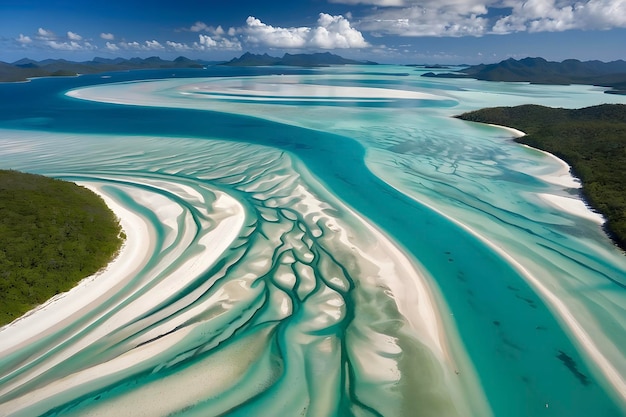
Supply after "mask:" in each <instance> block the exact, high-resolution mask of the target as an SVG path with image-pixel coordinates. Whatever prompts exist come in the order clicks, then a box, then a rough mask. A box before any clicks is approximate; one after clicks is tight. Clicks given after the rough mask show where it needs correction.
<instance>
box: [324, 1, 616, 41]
mask: <svg viewBox="0 0 626 417" xmlns="http://www.w3.org/2000/svg"><path fill="white" fill-rule="evenodd" d="M330 1H331V2H332V3H342V4H350V5H357V4H361V5H372V6H376V7H373V8H368V9H367V10H366V11H365V12H364V13H363V15H362V16H360V18H359V19H358V21H357V22H356V23H355V26H356V28H358V29H359V30H362V31H367V32H371V33H372V34H373V35H374V36H386V35H395V36H413V37H417V36H437V37H444V36H450V37H460V36H482V35H486V34H508V33H514V32H531V33H534V32H560V31H565V30H572V29H580V30H608V29H613V28H625V27H626V0H580V1H573V0H523V1H518V0H330Z"/></svg>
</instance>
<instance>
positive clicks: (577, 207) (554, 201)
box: [487, 123, 606, 225]
mask: <svg viewBox="0 0 626 417" xmlns="http://www.w3.org/2000/svg"><path fill="white" fill-rule="evenodd" d="M487 124H488V125H489V126H493V127H496V128H499V129H504V130H506V131H507V132H509V133H511V134H513V136H514V137H516V138H519V137H522V136H526V133H525V132H522V131H521V130H518V129H515V128H512V127H508V126H501V125H496V124H492V123H487ZM521 145H522V146H524V147H526V148H529V149H533V150H535V151H538V152H541V153H542V154H544V155H545V156H546V157H548V158H550V159H552V160H554V161H555V162H557V163H558V164H559V165H560V169H559V170H557V171H555V172H552V173H549V174H542V175H538V178H540V179H542V180H544V181H546V182H549V183H551V184H555V185H559V186H562V187H564V188H580V187H581V182H580V180H579V179H578V178H576V177H574V176H573V175H572V168H571V166H569V164H568V163H567V162H565V161H563V160H562V159H561V158H559V157H557V156H555V155H553V154H551V153H550V152H546V151H544V150H542V149H537V148H534V147H532V146H528V145H525V144H521ZM537 196H538V197H539V198H540V199H542V200H543V201H545V202H547V203H548V204H550V205H551V206H553V207H556V208H558V209H560V210H563V211H565V212H567V213H570V214H573V215H575V216H578V217H582V218H584V219H587V220H591V221H593V222H594V223H597V224H600V225H601V224H604V222H605V221H606V219H605V218H604V216H602V215H601V214H600V213H597V212H596V211H594V210H593V209H591V208H590V207H589V206H588V205H587V203H586V201H585V200H583V199H582V198H580V197H565V196H560V195H556V194H548V193H540V194H537Z"/></svg>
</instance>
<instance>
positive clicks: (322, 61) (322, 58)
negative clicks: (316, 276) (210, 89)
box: [222, 52, 376, 67]
mask: <svg viewBox="0 0 626 417" xmlns="http://www.w3.org/2000/svg"><path fill="white" fill-rule="evenodd" d="M375 64H376V63H375V62H370V61H355V60H352V59H346V58H343V57H340V56H339V55H334V54H331V53H330V52H324V53H316V54H295V55H292V54H285V55H283V57H282V58H278V57H273V56H269V55H268V54H263V55H255V54H251V53H249V52H246V53H245V54H243V55H242V56H240V57H239V58H234V59H232V60H230V61H228V62H226V63H224V64H222V65H228V66H233V67H258V66H276V65H284V66H290V67H326V66H329V65H375Z"/></svg>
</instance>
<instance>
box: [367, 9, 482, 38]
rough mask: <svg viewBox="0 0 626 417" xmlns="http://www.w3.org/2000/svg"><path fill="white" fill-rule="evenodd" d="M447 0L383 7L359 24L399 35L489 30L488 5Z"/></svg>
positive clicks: (381, 31) (456, 34) (468, 32)
mask: <svg viewBox="0 0 626 417" xmlns="http://www.w3.org/2000/svg"><path fill="white" fill-rule="evenodd" d="M445 3H446V2H445V1H444V2H441V3H439V4H437V5H434V4H433V5H432V6H433V7H431V6H430V5H424V6H417V5H416V6H411V7H406V8H391V9H383V10H379V11H376V12H375V13H374V14H373V15H371V16H369V17H368V18H366V19H363V20H362V21H361V22H360V25H359V26H358V27H359V28H360V29H363V30H368V31H372V32H375V33H380V34H384V35H397V36H480V35H483V34H484V33H485V32H486V31H487V30H488V28H489V21H488V19H486V18H485V17H483V15H484V14H486V13H487V8H486V7H485V6H484V5H481V4H477V3H475V2H465V3H464V4H462V5H459V4H455V5H451V4H445ZM448 3H449V2H448ZM427 6H428V7H427Z"/></svg>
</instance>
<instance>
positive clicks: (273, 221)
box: [0, 66, 626, 416]
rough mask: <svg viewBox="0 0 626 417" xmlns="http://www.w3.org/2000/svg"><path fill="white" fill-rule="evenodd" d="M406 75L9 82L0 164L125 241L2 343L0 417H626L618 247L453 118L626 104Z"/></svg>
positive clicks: (516, 150) (501, 150) (491, 142)
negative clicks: (61, 183) (79, 206)
mask: <svg viewBox="0 0 626 417" xmlns="http://www.w3.org/2000/svg"><path fill="white" fill-rule="evenodd" d="M420 75H421V73H420V71H413V69H412V68H410V69H409V68H407V67H396V66H377V67H376V72H373V71H372V67H369V66H368V67H353V66H346V67H330V68H323V69H314V70H305V69H289V68H258V69H251V68H239V69H238V68H219V67H215V68H209V69H207V70H180V71H178V70H177V71H176V72H174V73H172V71H171V70H170V71H133V72H129V73H113V74H110V78H103V77H102V76H97V75H93V76H82V77H77V78H71V79H40V80H33V81H32V82H30V83H20V84H2V85H0V95H2V97H6V98H7V99H6V100H2V104H1V106H2V112H1V114H0V165H1V166H2V168H13V169H19V170H23V171H29V172H35V173H40V174H45V175H49V176H54V177H59V178H64V179H68V180H72V181H77V182H79V183H81V184H84V185H87V186H89V187H90V188H92V189H94V190H96V191H98V192H99V193H101V194H102V195H103V196H105V197H106V198H107V201H108V202H109V205H110V206H111V207H113V208H115V210H116V212H117V213H118V215H119V216H120V217H121V218H122V220H123V225H124V228H125V230H127V232H128V233H127V234H128V235H129V239H128V242H127V246H126V247H125V249H124V250H123V251H122V253H121V255H120V257H119V258H118V259H117V260H116V261H115V262H117V266H116V265H111V266H110V268H109V269H108V270H107V271H105V272H104V273H102V274H101V275H99V276H95V277H91V278H89V279H87V280H85V281H83V282H82V283H81V284H80V285H79V286H78V287H77V288H76V289H74V290H72V291H70V292H69V293H67V294H64V295H62V296H59V297H57V298H56V299H54V300H52V301H51V302H49V303H48V304H46V305H44V306H42V307H41V308H39V309H38V310H36V311H35V312H33V313H32V314H30V315H29V316H27V317H25V318H23V319H21V320H18V321H16V322H14V323H13V324H11V325H9V326H7V327H4V328H2V329H1V330H0V414H3V415H4V414H7V415H24V416H27V415H56V414H62V415H72V414H75V415H84V414H91V415H123V414H124V413H130V414H133V413H134V411H137V410H142V411H143V412H145V413H146V414H147V415H167V414H172V413H180V414H184V415H205V416H206V415H233V416H237V415H251V414H253V415H267V416H275V415H300V414H302V415H324V416H330V415H337V416H347V415H355V416H360V415H366V416H368V415H373V416H394V415H397V416H406V415H426V416H428V415H434V416H438V415H446V416H453V415H459V416H467V415H473V416H485V415H495V416H534V415H553V416H563V415H568V416H578V415H580V416H583V415H584V416H587V415H598V416H615V415H626V382H625V378H626V376H625V375H626V358H624V353H623V352H622V350H621V349H620V347H621V346H623V345H624V343H625V342H626V329H624V323H626V320H624V319H625V318H626V311H625V307H624V306H626V292H625V287H624V286H625V285H626V258H625V257H624V254H623V253H622V252H620V251H619V250H618V249H617V248H615V247H614V245H612V243H611V242H610V241H609V240H608V238H607V237H606V236H605V235H604V233H603V232H602V230H601V227H600V224H599V223H600V222H601V220H600V221H599V220H598V217H597V216H594V215H593V214H590V213H589V211H585V208H584V206H583V203H582V202H581V201H580V199H579V198H578V195H577V187H578V184H577V182H576V181H575V179H572V178H571V177H570V176H569V175H568V173H567V169H566V168H565V169H564V167H563V164H562V163H561V162H560V161H558V160H556V159H555V158H553V157H550V156H549V155H546V154H544V153H542V152H539V151H536V150H532V149H529V148H526V147H523V146H520V145H518V144H516V143H514V142H513V141H511V137H512V136H513V133H512V132H510V131H508V130H506V129H502V128H499V127H494V126H483V125H474V124H470V123H466V122H463V121H460V120H456V119H453V118H451V116H452V115H455V114H459V113H462V112H464V111H467V110H473V109H477V108H481V107H487V106H499V105H517V104H524V103H534V104H542V105H549V106H557V107H558V106H561V107H583V106H589V105H595V104H600V103H604V102H626V98H624V97H621V96H615V95H608V94H603V90H602V89H600V88H596V87H590V86H536V85H529V84H525V83H489V82H481V81H476V80H467V79H462V80H458V79H457V80H454V79H433V78H425V77H420ZM107 77H108V75H107ZM9 97H10V98H11V100H8V98H9Z"/></svg>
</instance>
